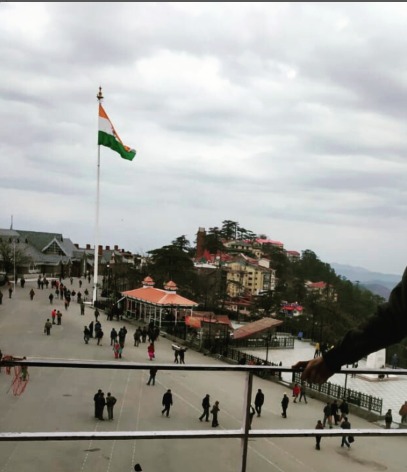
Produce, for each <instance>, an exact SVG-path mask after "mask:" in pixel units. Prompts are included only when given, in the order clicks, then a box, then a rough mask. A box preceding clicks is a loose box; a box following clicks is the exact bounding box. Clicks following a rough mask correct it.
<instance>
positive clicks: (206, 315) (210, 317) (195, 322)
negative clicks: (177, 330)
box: [185, 311, 233, 329]
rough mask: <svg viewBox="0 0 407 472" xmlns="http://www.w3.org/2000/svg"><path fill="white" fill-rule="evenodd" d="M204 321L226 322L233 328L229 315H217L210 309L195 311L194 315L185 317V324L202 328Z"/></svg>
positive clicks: (212, 322)
mask: <svg viewBox="0 0 407 472" xmlns="http://www.w3.org/2000/svg"><path fill="white" fill-rule="evenodd" d="M202 322H204V323H211V324H224V325H227V326H229V328H231V329H233V326H232V323H231V322H230V319H229V317H228V316H227V315H215V313H213V312H208V311H195V312H194V314H193V315H191V316H186V317H185V324H186V325H187V326H190V327H191V328H197V329H199V328H201V327H202Z"/></svg>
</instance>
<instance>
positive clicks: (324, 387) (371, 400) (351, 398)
mask: <svg viewBox="0 0 407 472" xmlns="http://www.w3.org/2000/svg"><path fill="white" fill-rule="evenodd" d="M360 372H361V371H360ZM300 382H301V374H300V373H299V372H294V373H293V383H300ZM307 389H308V390H313V391H316V392H319V393H322V394H323V395H326V396H327V397H331V398H336V399H338V400H342V399H344V398H345V399H346V401H347V402H348V403H350V404H353V405H356V406H358V407H360V408H364V409H365V410H368V411H375V412H377V413H379V414H380V415H381V414H382V411H383V399H382V398H378V397H373V396H372V395H367V394H366V393H362V392H357V391H356V390H351V389H350V388H346V387H342V386H341V385H336V384H332V383H331V382H325V383H323V384H321V385H318V384H308V383H307Z"/></svg>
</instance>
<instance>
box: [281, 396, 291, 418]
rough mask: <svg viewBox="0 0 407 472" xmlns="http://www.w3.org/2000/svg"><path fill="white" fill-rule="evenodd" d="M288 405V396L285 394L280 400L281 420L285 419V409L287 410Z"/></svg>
mask: <svg viewBox="0 0 407 472" xmlns="http://www.w3.org/2000/svg"><path fill="white" fill-rule="evenodd" d="M289 403H290V399H289V398H288V395H287V394H286V393H285V394H284V395H283V399H282V400H281V408H282V409H283V412H282V413H281V416H282V417H283V418H287V408H288V404H289Z"/></svg>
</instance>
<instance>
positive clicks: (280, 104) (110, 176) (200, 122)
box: [0, 2, 407, 274]
mask: <svg viewBox="0 0 407 472" xmlns="http://www.w3.org/2000/svg"><path fill="white" fill-rule="evenodd" d="M406 24H407V5H406V4H405V3H386V4H385V3H292V4H290V3H281V4H279V3H250V4H249V3H12V2H1V3H0V58H1V63H0V64H1V69H0V71H1V73H0V122H1V127H0V155H1V159H2V162H3V164H2V166H1V174H0V175H1V178H0V182H1V186H0V201H1V202H2V205H1V207H2V211H1V219H0V227H2V228H9V227H10V222H11V215H13V222H14V224H13V228H14V229H24V230H33V231H46V232H57V233H62V234H63V235H64V236H65V237H68V238H70V239H71V240H72V241H73V242H74V243H79V244H80V245H81V246H84V245H85V244H87V243H88V244H92V245H93V244H94V242H95V219H96V218H95V215H96V181H97V179H96V176H97V156H98V146H97V130H98V108H97V107H98V102H97V99H96V94H97V92H98V87H99V86H102V89H103V94H104V97H105V99H104V102H103V105H104V108H105V110H106V112H107V113H108V115H109V116H110V119H111V120H112V123H113V124H114V126H115V128H116V130H117V132H118V134H119V135H120V137H121V139H122V140H123V142H124V143H125V144H127V145H129V146H131V147H134V148H135V149H136V150H137V155H136V157H135V158H134V160H133V161H132V162H129V161H126V160H123V159H122V158H121V157H120V156H119V154H117V153H115V152H113V151H112V150H110V149H108V148H101V149H100V156H101V167H100V207H99V208H100V217H99V232H100V236H99V243H100V244H103V245H114V244H118V245H119V246H120V247H121V248H124V249H127V250H131V251H134V252H139V253H145V252H147V251H149V250H151V249H155V248H158V247H162V246H163V245H166V244H169V243H170V242H171V241H172V240H174V239H175V238H177V237H178V236H181V235H185V236H186V237H187V238H188V239H189V240H190V241H191V243H194V241H195V238H196V233H197V230H198V228H199V227H204V228H206V229H208V228H210V227H214V226H221V224H222V221H223V220H233V221H237V222H238V223H239V224H240V225H241V226H242V227H244V228H246V229H249V230H251V231H253V232H254V233H256V234H261V233H263V234H266V235H267V236H268V237H269V238H271V239H275V240H278V241H281V242H283V243H284V247H285V248H286V249H288V250H297V251H302V250H304V249H311V250H313V251H314V252H315V253H316V254H317V255H318V257H319V258H320V259H321V260H323V261H324V262H330V263H331V262H339V263H343V264H350V265H354V266H361V267H364V268H366V269H369V270H374V271H380V272H386V273H389V272H390V273H395V274H399V273H400V274H401V273H402V271H403V269H404V267H405V266H406V264H407V189H406V186H407V129H406V114H407V54H406V51H407V28H406Z"/></svg>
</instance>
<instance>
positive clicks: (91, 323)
mask: <svg viewBox="0 0 407 472" xmlns="http://www.w3.org/2000/svg"><path fill="white" fill-rule="evenodd" d="M89 331H90V337H91V338H93V321H91V322H90V323H89Z"/></svg>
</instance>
